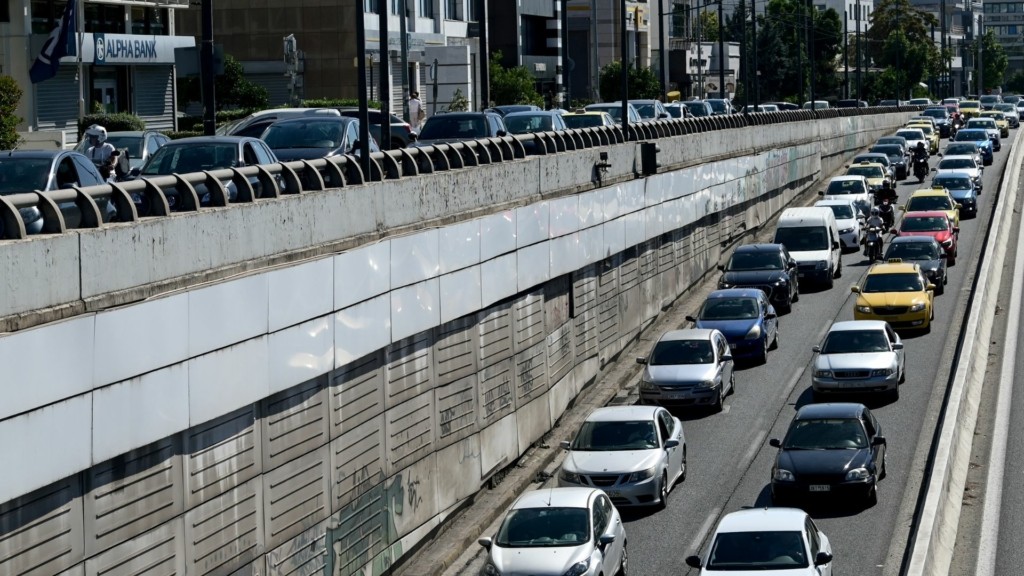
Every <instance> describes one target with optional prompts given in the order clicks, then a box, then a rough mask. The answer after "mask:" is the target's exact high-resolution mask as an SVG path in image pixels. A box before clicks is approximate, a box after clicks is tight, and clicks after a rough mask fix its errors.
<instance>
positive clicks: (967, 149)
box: [943, 144, 978, 156]
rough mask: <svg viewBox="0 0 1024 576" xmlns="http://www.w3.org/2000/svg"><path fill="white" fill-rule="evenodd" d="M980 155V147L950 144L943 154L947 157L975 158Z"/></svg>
mask: <svg viewBox="0 0 1024 576" xmlns="http://www.w3.org/2000/svg"><path fill="white" fill-rule="evenodd" d="M977 153H978V147H977V146H975V145H974V144H950V145H949V146H946V151H945V152H943V154H945V155H946V156H974V155H975V154H977Z"/></svg>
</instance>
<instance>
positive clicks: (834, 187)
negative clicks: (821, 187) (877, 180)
mask: <svg viewBox="0 0 1024 576" xmlns="http://www.w3.org/2000/svg"><path fill="white" fill-rule="evenodd" d="M850 170H853V168H850ZM851 176H864V174H859V173H858V174H851ZM872 177H873V176H872ZM863 193H864V182H861V181H860V180H833V181H831V182H829V183H828V188H827V189H826V190H825V194H829V195H832V194H863Z"/></svg>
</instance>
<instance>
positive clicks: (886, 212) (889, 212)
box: [878, 198, 895, 229]
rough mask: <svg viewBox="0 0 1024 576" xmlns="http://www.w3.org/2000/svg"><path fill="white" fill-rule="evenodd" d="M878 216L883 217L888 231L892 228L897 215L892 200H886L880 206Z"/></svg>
mask: <svg viewBox="0 0 1024 576" xmlns="http://www.w3.org/2000/svg"><path fill="white" fill-rule="evenodd" d="M878 215H879V216H881V217H882V222H883V223H884V225H885V228H886V229H889V228H892V225H893V222H895V213H894V210H893V208H892V201H891V200H889V199H888V198H885V199H883V200H882V201H881V202H880V203H879V204H878Z"/></svg>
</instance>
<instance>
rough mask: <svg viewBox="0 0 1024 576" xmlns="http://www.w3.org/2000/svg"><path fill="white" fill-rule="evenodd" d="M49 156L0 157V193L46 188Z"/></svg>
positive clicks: (48, 173) (48, 178) (50, 161)
mask: <svg viewBox="0 0 1024 576" xmlns="http://www.w3.org/2000/svg"><path fill="white" fill-rule="evenodd" d="M51 163H52V159H50V158H18V157H14V156H8V157H6V158H0V195H7V194H16V193H19V192H32V191H33V190H46V185H47V183H48V182H49V181H50V164H51Z"/></svg>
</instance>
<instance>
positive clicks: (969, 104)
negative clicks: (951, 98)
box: [960, 100, 981, 121]
mask: <svg viewBox="0 0 1024 576" xmlns="http://www.w3.org/2000/svg"><path fill="white" fill-rule="evenodd" d="M978 114H981V102H978V101H977V100H964V101H963V102H961V103H960V115H961V116H963V118H964V120H965V121H966V120H967V119H968V118H977V117H978Z"/></svg>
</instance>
